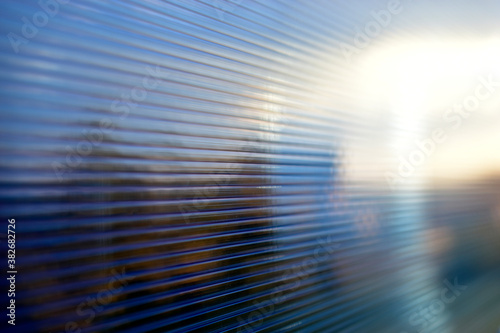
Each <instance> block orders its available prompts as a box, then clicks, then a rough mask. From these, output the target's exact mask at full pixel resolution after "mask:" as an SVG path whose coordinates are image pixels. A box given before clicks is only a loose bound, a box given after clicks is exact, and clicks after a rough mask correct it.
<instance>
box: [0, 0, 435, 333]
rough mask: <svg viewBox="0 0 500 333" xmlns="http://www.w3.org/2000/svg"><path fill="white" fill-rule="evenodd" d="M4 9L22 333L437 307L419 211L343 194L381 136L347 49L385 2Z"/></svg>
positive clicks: (277, 324)
mask: <svg viewBox="0 0 500 333" xmlns="http://www.w3.org/2000/svg"><path fill="white" fill-rule="evenodd" d="M368 2H369V3H370V4H369V6H368ZM1 6H2V11H1V13H0V17H1V23H0V24H1V27H2V34H3V35H4V37H3V38H2V39H0V47H1V49H0V52H1V61H2V66H3V69H2V71H1V73H0V76H1V92H0V94H1V97H2V105H1V107H2V113H1V133H0V135H1V138H2V139H1V143H0V145H1V146H0V149H1V154H2V160H1V184H2V187H1V192H0V196H1V199H2V218H3V219H4V220H6V219H7V218H15V220H16V225H17V229H16V232H17V234H18V237H17V243H16V249H17V252H16V265H17V266H16V269H17V271H18V275H17V280H16V283H17V284H16V288H17V289H16V297H17V314H16V320H17V322H16V329H18V332H120V333H126V332H172V333H174V332H178V333H180V332H183V333H184V332H230V331H233V332H236V331H239V332H281V331H288V332H367V331H372V332H382V331H383V332H391V331H390V329H389V328H387V330H385V329H384V328H381V329H379V330H377V329H378V328H379V327H383V326H380V325H382V324H381V322H382V323H390V324H391V325H392V324H394V325H395V324H396V323H399V322H405V323H406V322H407V317H406V316H405V315H404V313H405V311H409V309H411V307H412V306H413V304H414V303H415V302H417V301H419V300H422V299H423V298H425V297H432V290H428V289H427V288H428V280H429V276H431V275H432V274H433V272H432V265H430V264H429V263H427V262H426V261H425V255H424V251H423V250H422V249H421V246H422V245H421V234H420V233H419V231H420V229H421V228H423V227H422V226H421V225H420V224H419V222H418V221H420V220H421V218H422V216H420V214H421V210H422V207H423V205H425V202H426V199H425V198H426V195H425V193H424V192H422V191H418V190H414V191H413V190H412V191H406V190H404V189H399V190H398V191H399V193H398V194H397V195H395V194H394V192H390V191H389V190H387V186H385V183H384V184H382V185H380V184H378V185H377V184H375V185H373V183H370V182H363V181H356V179H354V180H352V179H351V180H348V178H347V176H346V169H348V167H347V166H348V165H349V163H351V162H349V158H350V156H349V154H350V153H349V152H355V151H358V152H360V153H359V154H358V155H363V154H362V150H363V149H367V150H370V149H371V148H369V147H370V146H369V145H367V142H369V141H370V139H369V138H370V137H371V136H372V135H373V131H374V130H373V128H372V126H371V125H373V124H372V123H370V121H367V120H366V118H363V117H362V116H361V115H364V114H366V112H369V111H370V106H369V104H370V103H369V100H363V101H362V102H363V103H364V104H362V105H355V103H354V102H353V101H355V100H358V97H359V95H358V94H359V92H358V89H361V88H359V86H358V82H357V81H356V80H355V77H356V75H355V74H353V73H354V69H353V68H352V67H350V65H349V62H348V61H346V59H345V55H344V53H345V52H346V51H345V50H342V48H339V45H340V43H347V44H349V43H350V44H352V38H353V34H354V33H353V30H352V27H353V26H354V25H355V24H358V23H359V22H360V20H365V19H366V18H367V17H368V16H367V15H368V14H369V12H370V10H371V9H372V8H379V7H380V8H383V6H386V5H385V3H382V2H376V1H367V2H366V4H365V5H361V4H354V3H349V2H344V1H326V0H325V1H288V0H273V1H267V0H259V1H257V0H232V1H229V0H200V1H194V0H169V1H159V0H149V1H142V0H121V1H118V0H116V1H101V0H72V1H62V0H57V1H55V0H40V1H28V0H24V1H19V0H17V1H16V0H5V1H3V2H2V4H1ZM377 6H379V7H377ZM363 13H364V14H363ZM386 37H387V38H389V39H390V38H394V36H392V35H390V34H389V35H386ZM348 51H349V50H348ZM349 52H351V51H349ZM389 131H392V132H390V133H399V132H397V130H396V129H392V128H390V129H388V132H389ZM391 135H392V134H391ZM362 147H364V148H362ZM384 158H385V157H384V156H378V157H377V158H374V159H371V160H370V161H365V162H364V163H357V161H355V160H353V161H352V163H354V164H356V168H357V169H358V171H359V173H360V174H363V175H367V176H368V177H367V178H370V177H369V176H370V173H371V171H370V170H376V169H377V166H380V165H382V164H383V163H384ZM372 178H373V177H372ZM381 182H384V180H381ZM414 188H415V189H418V184H416V185H415V187H414ZM2 232H4V231H3V230H2ZM2 267H3V266H2ZM2 280H3V282H2V286H5V288H7V287H8V286H7V285H6V284H5V283H6V282H5V279H2ZM5 288H4V289H5ZM4 289H2V290H4ZM3 294H4V293H3V292H2V297H5V295H3ZM2 304H3V303H2ZM390 316H392V317H390ZM436 322H437V321H436ZM0 325H5V321H4V320H3V319H2V323H1V324H0ZM377 325H378V326H377ZM2 327H3V326H2ZM440 332H444V331H440Z"/></svg>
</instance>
